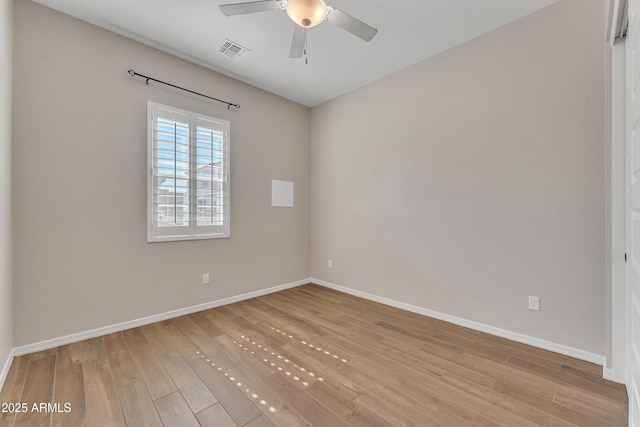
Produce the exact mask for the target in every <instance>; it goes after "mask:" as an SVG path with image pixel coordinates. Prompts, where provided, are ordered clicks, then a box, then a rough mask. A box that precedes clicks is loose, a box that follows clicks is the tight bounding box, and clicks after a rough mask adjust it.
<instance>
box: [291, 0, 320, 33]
mask: <svg viewBox="0 0 640 427" xmlns="http://www.w3.org/2000/svg"><path fill="white" fill-rule="evenodd" d="M287 15H289V18H291V20H292V21H293V22H295V23H296V24H298V25H300V26H301V27H305V28H311V27H315V26H316V25H318V24H320V23H321V22H322V21H324V20H325V18H326V17H327V4H326V3H325V2H324V0H289V2H288V3H287Z"/></svg>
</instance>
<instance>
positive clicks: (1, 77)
mask: <svg viewBox="0 0 640 427" xmlns="http://www.w3.org/2000/svg"><path fill="white" fill-rule="evenodd" d="M12 6H13V1H12V0H0V374H1V372H2V369H3V367H4V364H5V361H6V360H7V357H8V355H9V352H10V351H11V348H12V347H13V339H12V328H13V327H12V310H11V300H12V296H11V293H12V284H11V52H12V48H11V46H12V43H11V36H12V21H13V14H12ZM1 384H2V380H1V379H0V385H1Z"/></svg>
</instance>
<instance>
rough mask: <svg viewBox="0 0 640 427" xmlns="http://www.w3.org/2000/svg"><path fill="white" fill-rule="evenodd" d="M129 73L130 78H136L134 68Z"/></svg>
mask: <svg viewBox="0 0 640 427" xmlns="http://www.w3.org/2000/svg"><path fill="white" fill-rule="evenodd" d="M128 73H129V75H130V76H135V74H136V72H135V71H133V68H131V69H129V71H128Z"/></svg>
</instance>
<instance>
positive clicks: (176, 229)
mask: <svg viewBox="0 0 640 427" xmlns="http://www.w3.org/2000/svg"><path fill="white" fill-rule="evenodd" d="M158 117H161V118H165V119H168V120H173V121H175V122H178V123H184V124H188V159H189V160H188V179H187V182H188V184H187V196H186V197H187V200H188V201H187V206H188V211H189V214H188V215H189V217H188V218H189V220H188V225H176V226H166V225H165V226H158V225H157V218H156V216H155V200H154V195H155V194H154V190H155V189H156V188H157V187H159V185H156V180H155V178H156V175H155V173H156V172H155V171H156V164H155V159H156V156H155V154H156V152H157V144H156V138H155V136H156V128H157V118H158ZM207 123H210V124H212V126H211V127H210V129H212V132H213V125H214V124H215V125H216V126H219V127H220V128H221V129H222V131H221V132H222V135H223V136H222V157H221V159H222V160H221V163H222V173H221V175H222V177H221V180H222V181H221V187H222V188H221V191H222V206H221V207H222V225H198V219H197V218H198V207H199V205H198V201H199V199H201V198H202V197H201V196H200V195H199V192H198V190H199V189H200V188H198V178H199V176H198V164H199V163H198V151H197V144H198V141H197V139H198V129H202V125H206V124H207ZM230 135H231V123H230V122H229V121H227V120H223V119H219V118H216V117H210V116H206V115H203V114H199V113H195V112H191V111H187V110H183V109H181V108H176V107H172V106H168V105H163V104H159V103H156V102H152V101H147V242H148V243H156V242H170V241H183V240H203V239H220V238H229V237H231V209H230V207H231V206H230V205H231V197H230V188H231V185H230V168H229V165H230V160H231V155H230V154H231V153H230ZM212 138H213V137H212ZM174 143H175V142H174ZM211 150H213V148H212V149H211ZM212 158H213V155H212ZM174 163H175V161H174ZM210 166H212V168H211V172H210V173H211V174H212V175H213V163H211V164H210ZM174 180H175V178H174ZM175 181H178V180H175ZM200 182H209V181H202V180H201V181H200ZM210 182H211V183H213V182H214V179H213V176H212V177H211V181H210ZM218 182H220V181H218ZM212 187H213V185H212ZM176 188H177V186H176ZM203 188H204V186H203ZM174 197H175V193H174ZM210 197H212V198H213V196H210ZM211 206H212V209H213V200H212V205H211ZM213 212H214V211H213V210H212V215H213ZM174 214H175V213H174Z"/></svg>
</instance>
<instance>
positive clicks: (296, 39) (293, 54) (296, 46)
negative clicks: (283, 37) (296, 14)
mask: <svg viewBox="0 0 640 427" xmlns="http://www.w3.org/2000/svg"><path fill="white" fill-rule="evenodd" d="M294 27H295V28H294V29H293V40H291V51H290V52H289V58H300V57H301V56H302V52H304V45H305V43H306V41H307V29H306V28H303V27H301V26H299V25H294Z"/></svg>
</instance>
